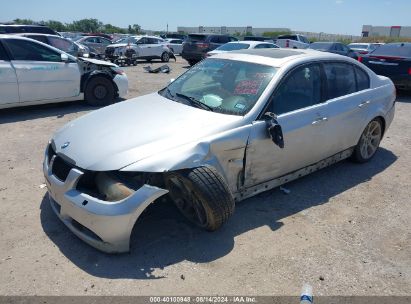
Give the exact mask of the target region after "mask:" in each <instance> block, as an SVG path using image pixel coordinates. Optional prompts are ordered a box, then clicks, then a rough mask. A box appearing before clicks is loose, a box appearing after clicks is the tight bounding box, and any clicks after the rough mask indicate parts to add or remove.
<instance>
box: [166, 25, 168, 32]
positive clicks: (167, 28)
mask: <svg viewBox="0 0 411 304" xmlns="http://www.w3.org/2000/svg"><path fill="white" fill-rule="evenodd" d="M166 34H168V22H167V31H166Z"/></svg>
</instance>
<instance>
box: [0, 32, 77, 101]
mask: <svg viewBox="0 0 411 304" xmlns="http://www.w3.org/2000/svg"><path fill="white" fill-rule="evenodd" d="M4 41H5V43H6V46H7V47H8V49H9V51H10V54H11V56H12V58H11V59H12V60H11V63H12V65H13V67H14V69H15V71H16V74H17V80H18V83H19V95H20V102H28V101H40V100H55V99H56V100H57V99H64V98H70V97H75V96H78V95H79V94H80V70H79V67H78V64H77V62H76V61H69V62H67V63H66V62H62V61H61V55H60V53H58V52H56V51H54V50H53V49H51V48H49V47H46V46H43V45H41V44H39V43H37V42H33V41H28V40H23V39H12V38H10V39H5V40H4Z"/></svg>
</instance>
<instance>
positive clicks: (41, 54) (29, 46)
mask: <svg viewBox="0 0 411 304" xmlns="http://www.w3.org/2000/svg"><path fill="white" fill-rule="evenodd" d="M5 42H6V45H7V47H8V48H9V50H10V52H11V55H12V57H13V60H27V61H51V62H61V55H60V53H57V52H55V51H53V50H51V49H49V48H47V47H45V46H43V45H41V44H38V43H34V42H31V41H27V40H20V39H7V40H5Z"/></svg>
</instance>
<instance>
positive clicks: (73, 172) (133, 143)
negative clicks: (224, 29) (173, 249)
mask: <svg viewBox="0 0 411 304" xmlns="http://www.w3.org/2000/svg"><path fill="white" fill-rule="evenodd" d="M394 101H395V88H394V85H393V83H392V82H391V80H389V79H388V78H386V77H382V76H377V75H376V74H375V73H374V72H372V71H371V70H370V69H368V68H367V67H365V66H364V65H362V64H361V63H359V62H357V61H355V60H353V59H351V58H348V57H344V56H340V55H336V54H331V53H324V52H317V51H311V50H292V49H287V50H286V49H266V50H241V51H234V52H227V53H223V54H217V55H215V56H213V57H210V58H207V59H204V60H203V61H201V62H200V63H198V64H197V65H195V66H194V67H193V68H191V69H189V70H188V71H187V72H185V73H184V74H183V75H181V76H180V77H179V78H177V79H176V80H175V81H173V82H172V83H171V84H169V85H168V86H167V87H165V88H164V89H162V90H160V91H159V92H154V93H152V94H149V95H146V96H141V97H138V98H134V99H131V100H128V101H126V102H122V103H118V104H115V105H112V106H108V107H105V108H103V109H100V110H98V111H94V112H92V113H89V114H87V115H85V116H83V117H81V118H79V119H76V120H74V121H72V122H70V123H69V124H67V125H66V126H64V127H63V128H62V129H60V130H59V131H58V132H57V133H56V134H55V135H54V136H53V137H52V138H51V140H50V142H49V144H48V146H47V149H46V152H45V159H44V165H43V166H44V167H43V169H44V175H45V177H46V183H47V187H48V191H49V192H48V193H49V198H50V202H51V205H52V208H53V210H54V211H55V213H56V214H57V216H58V217H59V218H60V219H61V220H62V221H63V222H64V223H65V225H67V226H68V227H69V229H70V230H71V231H72V232H73V233H74V234H76V235H77V236H78V237H79V238H81V239H82V240H84V241H85V242H87V243H88V244H90V245H92V246H94V247H96V248H98V249H100V250H103V251H105V252H126V251H128V250H129V249H130V234H131V231H132V229H133V226H134V224H135V222H136V221H137V219H138V218H139V216H140V214H141V213H142V212H143V211H144V210H145V209H146V208H147V206H148V205H149V204H151V203H153V202H154V201H155V200H156V199H158V198H159V197H162V196H164V195H166V194H167V195H168V197H169V198H170V199H171V200H172V201H174V203H175V204H176V206H177V207H178V209H179V210H180V211H181V212H182V214H183V215H184V216H185V217H186V218H187V219H188V220H190V221H191V222H193V223H194V224H196V225H198V226H200V227H202V228H204V229H207V230H210V231H213V230H216V229H218V228H220V227H221V226H222V225H223V224H224V223H225V222H227V221H228V219H229V218H230V216H231V215H232V214H233V212H234V207H235V203H236V202H238V201H241V200H243V199H245V198H248V197H251V196H253V195H256V194H258V193H261V192H263V191H267V190H269V189H272V188H274V187H278V186H279V185H282V184H284V183H287V182H289V181H291V180H294V179H296V178H299V177H301V176H304V175H307V174H309V173H311V172H314V171H316V170H319V169H321V168H324V167H326V166H328V165H331V164H333V163H335V162H338V161H340V160H343V159H346V158H351V159H352V160H353V161H356V162H358V163H363V162H367V161H369V160H371V159H372V157H373V156H374V154H375V153H376V152H377V149H378V147H379V144H380V141H381V139H382V138H383V135H384V134H385V132H386V131H387V129H388V127H389V126H390V124H391V121H392V120H393V117H394V107H395V106H394Z"/></svg>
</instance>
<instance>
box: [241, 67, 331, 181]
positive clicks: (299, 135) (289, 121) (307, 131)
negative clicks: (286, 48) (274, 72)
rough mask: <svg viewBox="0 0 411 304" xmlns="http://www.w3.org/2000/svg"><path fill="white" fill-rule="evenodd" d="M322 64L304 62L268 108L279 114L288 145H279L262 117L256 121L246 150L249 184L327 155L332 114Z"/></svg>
mask: <svg viewBox="0 0 411 304" xmlns="http://www.w3.org/2000/svg"><path fill="white" fill-rule="evenodd" d="M321 74H322V72H321V67H320V65H319V64H309V65H303V66H300V67H297V68H295V69H294V70H292V71H291V72H290V73H289V74H288V76H286V77H285V79H284V81H283V82H282V83H281V84H280V85H279V86H278V88H277V89H276V91H275V93H274V95H273V97H272V98H271V100H270V102H269V105H268V107H267V112H272V113H275V114H277V115H278V119H277V121H278V123H279V124H280V125H281V127H282V130H283V138H284V148H283V149H282V148H280V147H278V146H277V145H275V144H274V143H273V142H272V140H271V138H270V137H269V136H268V133H267V125H266V122H265V120H264V118H263V117H262V118H261V119H260V120H257V121H255V122H254V123H253V127H252V131H251V135H250V140H249V145H248V147H247V152H246V153H247V154H246V174H245V187H251V186H254V185H256V184H259V183H262V182H266V181H269V180H271V179H273V178H276V177H280V176H282V175H285V174H287V173H290V172H292V171H295V170H298V169H300V168H303V167H305V166H308V165H311V164H314V163H316V162H318V161H320V160H322V159H323V158H325V157H326V151H325V149H324V147H325V142H324V141H323V138H324V135H325V134H326V128H327V123H328V118H327V117H326V115H325V113H326V107H327V105H326V104H325V103H323V101H324V90H323V86H322V77H321Z"/></svg>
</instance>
